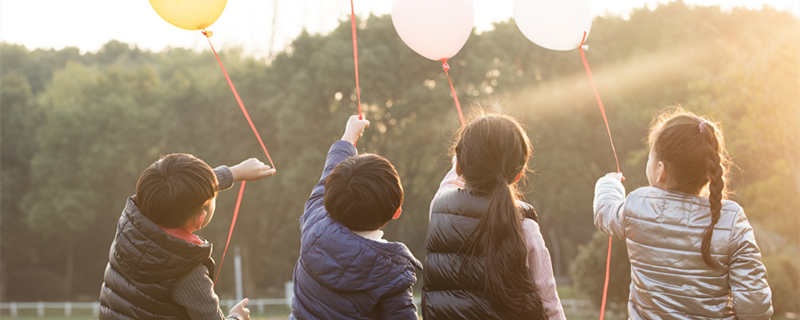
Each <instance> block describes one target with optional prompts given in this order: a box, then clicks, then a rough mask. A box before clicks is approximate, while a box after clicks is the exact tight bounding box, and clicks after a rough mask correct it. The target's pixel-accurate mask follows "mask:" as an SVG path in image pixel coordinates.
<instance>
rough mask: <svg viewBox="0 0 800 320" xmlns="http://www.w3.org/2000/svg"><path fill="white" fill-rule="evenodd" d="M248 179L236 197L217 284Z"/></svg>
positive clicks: (218, 270) (215, 277)
mask: <svg viewBox="0 0 800 320" xmlns="http://www.w3.org/2000/svg"><path fill="white" fill-rule="evenodd" d="M246 182H247V181H244V180H243V181H242V185H241V186H240V187H239V196H238V197H236V207H234V209H233V218H232V219H231V226H230V228H229V229H228V240H226V241H225V249H224V250H222V258H221V259H220V261H219V266H218V267H217V275H215V276H214V285H216V284H217V279H219V274H220V273H221V272H222V265H223V264H224V263H225V255H226V254H228V246H229V245H230V244H231V236H232V235H233V228H234V227H235V226H236V219H237V218H238V217H239V207H240V205H241V204H242V195H244V186H245V183H246Z"/></svg>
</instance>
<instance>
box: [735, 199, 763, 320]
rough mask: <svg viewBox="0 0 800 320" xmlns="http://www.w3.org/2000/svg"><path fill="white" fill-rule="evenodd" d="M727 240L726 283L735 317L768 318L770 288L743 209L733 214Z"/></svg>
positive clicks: (759, 252) (751, 228) (751, 229)
mask: <svg viewBox="0 0 800 320" xmlns="http://www.w3.org/2000/svg"><path fill="white" fill-rule="evenodd" d="M730 243H731V244H732V246H731V249H730V268H729V271H728V272H729V278H728V283H729V285H730V288H731V295H732V297H733V309H734V312H735V313H736V318H737V319H770V317H771V316H772V313H773V310H772V291H771V290H770V288H769V284H768V283H767V269H766V268H765V267H764V263H763V262H761V250H760V249H759V248H758V244H757V243H756V239H755V235H754V234H753V227H752V226H751V225H750V222H749V221H748V220H747V216H746V215H745V214H744V211H739V213H737V216H736V222H735V223H734V225H733V230H732V233H731V241H730Z"/></svg>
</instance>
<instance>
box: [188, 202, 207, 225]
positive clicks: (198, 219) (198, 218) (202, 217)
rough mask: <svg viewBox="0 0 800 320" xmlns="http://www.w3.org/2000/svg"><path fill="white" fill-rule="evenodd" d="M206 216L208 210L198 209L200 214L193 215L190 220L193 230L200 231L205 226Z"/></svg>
mask: <svg viewBox="0 0 800 320" xmlns="http://www.w3.org/2000/svg"><path fill="white" fill-rule="evenodd" d="M207 216H208V209H206V208H205V207H204V208H203V209H200V212H198V213H197V214H196V215H194V217H193V218H192V220H193V226H194V229H195V230H200V229H202V228H203V227H205V226H206V217H207Z"/></svg>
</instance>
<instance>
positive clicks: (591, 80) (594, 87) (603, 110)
mask: <svg viewBox="0 0 800 320" xmlns="http://www.w3.org/2000/svg"><path fill="white" fill-rule="evenodd" d="M584 41H586V31H584V32H583V39H581V45H580V46H578V51H580V53H581V60H582V61H583V68H584V69H586V76H588V77H589V84H591V86H592V91H594V98H595V99H596V100H597V108H599V109H600V114H602V115H603V123H605V125H606V133H608V141H609V142H610V143H611V151H612V152H613V153H614V161H616V163H617V172H620V173H621V172H622V167H620V165H619V157H618V156H617V147H615V146H614V138H613V137H612V136H611V127H610V126H609V125H608V117H606V108H605V107H604V106H603V100H602V99H600V92H598V91H597V85H596V84H595V83H594V77H592V69H591V68H589V61H587V60H586V54H585V53H584V52H583V42H584Z"/></svg>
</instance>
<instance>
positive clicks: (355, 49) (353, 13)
mask: <svg viewBox="0 0 800 320" xmlns="http://www.w3.org/2000/svg"><path fill="white" fill-rule="evenodd" d="M353 1H355V0H350V26H351V27H352V29H353V67H354V69H355V73H356V97H358V119H359V120H364V115H363V114H362V113H361V86H360V85H359V83H358V37H357V36H356V10H355V8H354V6H355V5H354V4H353Z"/></svg>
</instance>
